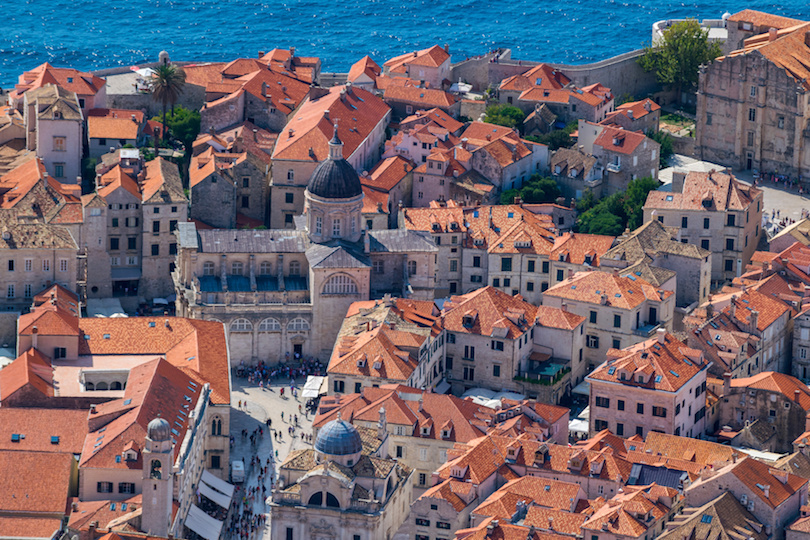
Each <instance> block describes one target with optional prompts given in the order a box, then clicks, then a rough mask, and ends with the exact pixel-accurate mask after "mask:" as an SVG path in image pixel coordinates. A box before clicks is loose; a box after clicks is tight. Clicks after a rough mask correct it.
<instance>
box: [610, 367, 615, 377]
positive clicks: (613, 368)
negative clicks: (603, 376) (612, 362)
mask: <svg viewBox="0 0 810 540" xmlns="http://www.w3.org/2000/svg"><path fill="white" fill-rule="evenodd" d="M614 373H616V368H615V367H611V368H610V369H608V375H613V374H614Z"/></svg>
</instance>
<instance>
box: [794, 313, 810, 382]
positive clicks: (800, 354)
mask: <svg viewBox="0 0 810 540" xmlns="http://www.w3.org/2000/svg"><path fill="white" fill-rule="evenodd" d="M791 366H792V368H791V369H792V372H791V375H793V376H794V377H796V378H797V379H799V380H801V381H802V382H803V383H805V384H807V383H808V382H810V312H808V311H807V310H804V311H802V312H801V313H799V314H798V315H796V316H795V317H793V361H792V364H791Z"/></svg>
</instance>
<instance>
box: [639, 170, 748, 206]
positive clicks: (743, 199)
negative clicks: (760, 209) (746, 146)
mask: <svg viewBox="0 0 810 540" xmlns="http://www.w3.org/2000/svg"><path fill="white" fill-rule="evenodd" d="M761 194H762V191H761V190H759V189H757V188H755V187H752V186H748V185H745V184H743V183H741V182H740V181H738V180H737V179H736V178H735V177H734V176H733V175H731V174H726V173H718V172H715V173H710V172H709V173H704V172H690V173H689V174H687V175H686V178H685V179H684V184H683V192H682V193H669V192H664V191H651V192H650V193H649V194H648V195H647V202H646V203H645V204H644V207H645V208H662V209H667V208H673V209H679V210H706V211H715V212H725V211H726V210H745V209H746V208H748V207H749V205H750V204H751V203H753V201H754V200H755V199H756V198H757V197H759V196H761Z"/></svg>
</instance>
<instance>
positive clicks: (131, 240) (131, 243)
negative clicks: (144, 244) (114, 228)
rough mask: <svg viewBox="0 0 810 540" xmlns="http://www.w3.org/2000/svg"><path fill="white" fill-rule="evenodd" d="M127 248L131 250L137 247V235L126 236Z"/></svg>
mask: <svg viewBox="0 0 810 540" xmlns="http://www.w3.org/2000/svg"><path fill="white" fill-rule="evenodd" d="M127 249H129V250H133V249H138V237H137V236H130V237H128V238H127Z"/></svg>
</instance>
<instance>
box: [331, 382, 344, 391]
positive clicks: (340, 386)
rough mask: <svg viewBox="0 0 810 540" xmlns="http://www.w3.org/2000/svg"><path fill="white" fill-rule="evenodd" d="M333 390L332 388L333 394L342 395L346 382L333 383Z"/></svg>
mask: <svg viewBox="0 0 810 540" xmlns="http://www.w3.org/2000/svg"><path fill="white" fill-rule="evenodd" d="M333 388H334V390H335V392H338V393H342V392H343V390H344V388H346V382H345V381H335V383H334V385H333Z"/></svg>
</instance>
